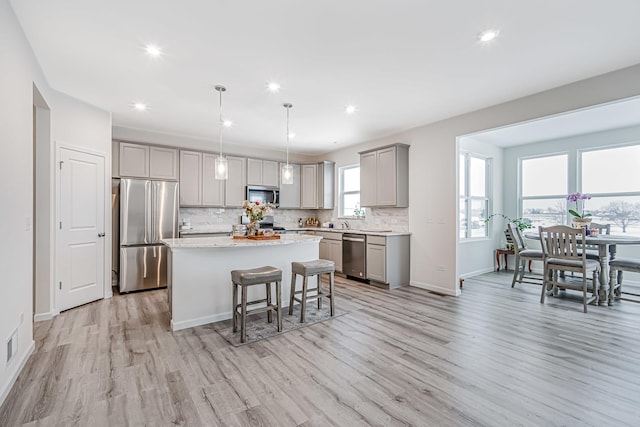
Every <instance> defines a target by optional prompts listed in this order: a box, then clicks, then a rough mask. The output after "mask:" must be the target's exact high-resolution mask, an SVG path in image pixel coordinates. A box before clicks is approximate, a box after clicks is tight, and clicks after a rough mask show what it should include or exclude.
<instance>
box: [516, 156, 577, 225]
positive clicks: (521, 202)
mask: <svg viewBox="0 0 640 427" xmlns="http://www.w3.org/2000/svg"><path fill="white" fill-rule="evenodd" d="M559 156H566V162H567V183H566V185H567V187H566V188H567V190H566V192H565V193H563V194H543V195H539V196H524V195H523V194H522V193H523V191H522V189H523V177H522V171H523V166H522V163H523V162H524V161H526V160H536V159H543V158H548V157H559ZM570 182H572V179H571V155H570V153H569V152H567V151H560V152H553V153H545V154H539V155H535V156H523V157H519V158H518V218H525V214H524V202H525V200H546V199H560V200H564V201H566V198H567V194H569V188H570V187H571V185H570ZM567 216H568V212H567V208H566V203H565V206H564V209H563V215H562V221H563V223H566V222H567Z"/></svg>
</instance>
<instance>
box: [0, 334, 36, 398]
mask: <svg viewBox="0 0 640 427" xmlns="http://www.w3.org/2000/svg"><path fill="white" fill-rule="evenodd" d="M35 349H36V342H35V341H33V340H32V341H31V344H29V348H27V351H25V352H24V354H23V355H22V358H21V359H20V361H19V362H18V363H14V364H13V366H14V367H13V370H12V371H11V372H10V373H9V376H8V377H9V380H8V381H7V382H6V383H5V384H3V385H2V392H1V393H0V405H2V404H3V403H4V400H5V399H6V398H7V395H8V394H9V392H10V391H11V388H12V387H13V385H14V384H15V383H16V380H17V379H18V375H20V372H22V369H23V368H24V365H25V364H26V363H27V360H29V357H30V356H31V354H33V351H34V350H35Z"/></svg>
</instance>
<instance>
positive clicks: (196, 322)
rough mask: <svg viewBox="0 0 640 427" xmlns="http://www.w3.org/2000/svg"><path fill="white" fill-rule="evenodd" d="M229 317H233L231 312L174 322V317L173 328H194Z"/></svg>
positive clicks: (174, 329)
mask: <svg viewBox="0 0 640 427" xmlns="http://www.w3.org/2000/svg"><path fill="white" fill-rule="evenodd" d="M227 319H231V312H228V313H220V314H216V315H211V316H203V317H198V318H196V319H189V320H181V321H180V322H174V321H173V319H172V320H171V330H172V331H179V330H180V329H186V328H193V327H194V326H200V325H206V324H207V323H215V322H219V321H221V320H227Z"/></svg>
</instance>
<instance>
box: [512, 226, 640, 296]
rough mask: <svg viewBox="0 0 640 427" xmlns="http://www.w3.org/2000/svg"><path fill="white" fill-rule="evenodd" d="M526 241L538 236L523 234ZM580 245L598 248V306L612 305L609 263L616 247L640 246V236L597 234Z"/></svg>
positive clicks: (585, 237) (613, 257)
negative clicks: (606, 302) (606, 303)
mask: <svg viewBox="0 0 640 427" xmlns="http://www.w3.org/2000/svg"><path fill="white" fill-rule="evenodd" d="M524 236H525V237H526V238H527V239H532V240H540V234H539V233H536V232H533V231H529V232H525V233H524ZM581 243H582V244H583V245H593V246H597V247H598V260H599V261H600V277H599V278H598V279H599V282H600V286H599V288H598V304H599V305H602V304H604V301H608V304H609V305H612V304H613V297H614V295H613V288H614V286H615V284H614V283H611V282H610V281H609V280H608V279H609V261H611V260H613V259H615V257H616V251H617V246H618V245H640V236H628V235H621V234H598V235H596V236H591V235H589V236H583V237H582V241H581Z"/></svg>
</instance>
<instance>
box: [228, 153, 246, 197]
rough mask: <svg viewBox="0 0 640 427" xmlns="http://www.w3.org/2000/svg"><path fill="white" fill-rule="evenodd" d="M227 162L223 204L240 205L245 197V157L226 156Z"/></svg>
mask: <svg viewBox="0 0 640 427" xmlns="http://www.w3.org/2000/svg"><path fill="white" fill-rule="evenodd" d="M227 161H228V162H229V179H227V180H226V181H225V203H224V205H225V206H228V207H242V202H244V199H245V195H246V193H245V186H246V179H245V177H246V163H247V162H246V159H245V158H243V157H232V156H227Z"/></svg>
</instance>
